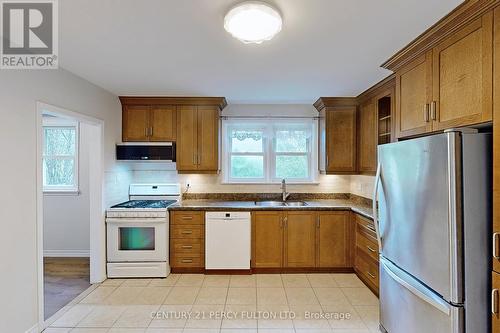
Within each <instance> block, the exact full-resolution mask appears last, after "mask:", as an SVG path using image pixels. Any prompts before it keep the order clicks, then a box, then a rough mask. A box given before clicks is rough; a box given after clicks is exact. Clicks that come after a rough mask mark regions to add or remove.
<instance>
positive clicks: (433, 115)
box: [431, 101, 436, 120]
mask: <svg viewBox="0 0 500 333" xmlns="http://www.w3.org/2000/svg"><path fill="white" fill-rule="evenodd" d="M431 119H432V120H436V101H432V103H431Z"/></svg>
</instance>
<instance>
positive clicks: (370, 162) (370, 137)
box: [358, 99, 377, 173]
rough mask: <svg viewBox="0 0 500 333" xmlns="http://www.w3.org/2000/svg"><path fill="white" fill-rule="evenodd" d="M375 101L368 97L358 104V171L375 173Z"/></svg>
mask: <svg viewBox="0 0 500 333" xmlns="http://www.w3.org/2000/svg"><path fill="white" fill-rule="evenodd" d="M375 103H376V101H375V100H374V99H370V100H368V101H366V102H364V103H363V104H361V105H360V108H359V127H358V130H359V131H358V133H359V134H358V137H359V141H358V166H359V167H358V171H359V172H362V173H375V171H376V169H377V165H376V164H377V138H376V129H377V127H376V125H377V124H376V121H375V120H376V114H375V113H376V106H375Z"/></svg>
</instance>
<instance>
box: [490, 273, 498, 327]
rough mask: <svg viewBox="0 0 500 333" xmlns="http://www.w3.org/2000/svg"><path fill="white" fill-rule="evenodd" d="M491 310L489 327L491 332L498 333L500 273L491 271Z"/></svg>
mask: <svg viewBox="0 0 500 333" xmlns="http://www.w3.org/2000/svg"><path fill="white" fill-rule="evenodd" d="M492 282H493V283H492V287H493V290H492V297H491V298H492V299H491V300H492V302H493V304H492V306H491V308H492V310H496V311H491V312H492V315H491V317H492V318H491V327H492V328H493V329H492V332H493V333H500V274H499V273H495V272H493V276H492Z"/></svg>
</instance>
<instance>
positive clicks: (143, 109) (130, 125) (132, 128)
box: [122, 105, 150, 142]
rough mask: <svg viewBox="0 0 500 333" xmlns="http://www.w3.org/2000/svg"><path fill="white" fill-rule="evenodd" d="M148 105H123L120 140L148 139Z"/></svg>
mask: <svg viewBox="0 0 500 333" xmlns="http://www.w3.org/2000/svg"><path fill="white" fill-rule="evenodd" d="M149 110H150V107H149V106H143V105H139V106H136V105H125V106H124V107H123V114H122V115H123V119H122V140H123V142H127V141H148V140H149V133H148V131H149Z"/></svg>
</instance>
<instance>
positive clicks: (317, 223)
mask: <svg viewBox="0 0 500 333" xmlns="http://www.w3.org/2000/svg"><path fill="white" fill-rule="evenodd" d="M319 225H320V223H319V217H318V218H317V219H316V228H318V229H319Z"/></svg>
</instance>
